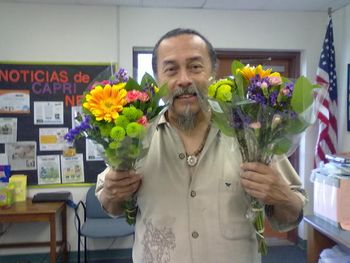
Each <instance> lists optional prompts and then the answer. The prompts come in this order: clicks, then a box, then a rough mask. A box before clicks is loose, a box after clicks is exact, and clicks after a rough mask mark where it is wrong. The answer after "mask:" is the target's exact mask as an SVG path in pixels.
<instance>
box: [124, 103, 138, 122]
mask: <svg viewBox="0 0 350 263" xmlns="http://www.w3.org/2000/svg"><path fill="white" fill-rule="evenodd" d="M122 114H123V115H124V116H125V117H126V118H127V119H128V120H129V121H131V122H132V121H136V120H138V119H139V118H141V116H142V115H143V112H142V111H141V110H139V109H136V108H135V107H133V106H131V107H125V108H124V109H123V112H122Z"/></svg>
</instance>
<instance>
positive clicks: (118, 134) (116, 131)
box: [110, 126, 125, 142]
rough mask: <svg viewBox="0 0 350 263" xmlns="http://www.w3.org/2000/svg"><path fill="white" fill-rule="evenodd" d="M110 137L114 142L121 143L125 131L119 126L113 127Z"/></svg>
mask: <svg viewBox="0 0 350 263" xmlns="http://www.w3.org/2000/svg"><path fill="white" fill-rule="evenodd" d="M110 136H111V138H112V139H114V140H115V141H119V142H120V141H122V140H123V139H124V138H125V129H124V128H123V127H120V126H114V127H113V128H112V130H111V132H110Z"/></svg>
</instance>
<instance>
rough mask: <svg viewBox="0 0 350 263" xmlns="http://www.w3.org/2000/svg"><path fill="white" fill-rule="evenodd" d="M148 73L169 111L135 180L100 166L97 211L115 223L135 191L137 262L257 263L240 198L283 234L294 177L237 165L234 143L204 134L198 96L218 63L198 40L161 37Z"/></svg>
mask: <svg viewBox="0 0 350 263" xmlns="http://www.w3.org/2000/svg"><path fill="white" fill-rule="evenodd" d="M153 70H154V73H155V76H156V78H157V81H158V83H159V84H163V83H167V85H168V89H169V93H170V95H169V98H168V99H169V102H170V106H169V108H168V110H167V111H166V113H165V114H164V115H163V116H162V117H161V119H160V120H159V121H157V123H154V124H153V125H156V127H157V129H155V132H154V135H153V136H152V141H151V144H150V145H151V146H150V150H149V153H148V155H147V157H145V158H144V159H142V160H141V161H140V162H139V167H140V168H139V169H137V173H136V172H134V171H129V172H121V171H112V170H111V169H108V168H107V169H106V170H105V171H104V172H103V173H102V174H100V175H99V178H98V182H97V190H96V194H97V197H98V198H99V200H100V202H101V204H102V206H103V207H104V209H106V210H107V211H108V212H109V213H110V214H112V215H120V214H121V213H122V209H121V203H122V201H123V200H125V199H126V198H128V197H130V196H131V195H132V194H133V193H136V196H137V204H138V208H139V211H138V214H137V220H136V228H135V243H134V248H133V260H134V262H135V263H141V262H143V263H158V262H162V263H167V262H176V263H186V262H191V263H192V262H196V263H197V262H198V263H203V262H210V263H218V262H223V263H226V262H227V263H228V262H235V263H250V262H252V263H257V262H260V261H261V259H260V255H259V254H258V252H257V241H256V237H255V232H254V228H253V227H252V225H251V223H250V222H249V220H247V218H246V211H247V208H248V201H247V199H246V193H248V194H250V195H252V196H254V197H256V198H259V199H260V200H261V201H262V202H264V203H265V204H267V205H268V206H267V207H268V208H269V209H268V211H267V215H268V218H269V220H270V223H271V224H272V226H273V227H274V228H276V229H278V230H289V229H291V228H293V227H295V226H296V225H297V224H298V223H299V221H300V219H301V217H302V209H303V206H304V204H305V202H306V197H305V196H304V195H303V191H302V189H301V187H300V181H299V179H298V176H297V174H296V173H295V171H294V170H293V168H292V167H291V165H290V163H289V162H288V161H287V160H286V159H284V160H282V161H280V162H278V164H276V165H275V166H274V167H272V166H271V167H270V166H266V165H263V164H259V163H243V164H242V161H241V155H240V152H239V150H238V147H237V145H236V147H235V146H234V145H235V143H236V141H235V139H234V138H229V137H226V136H224V135H223V134H221V133H220V131H218V129H216V128H215V127H211V126H210V122H209V120H210V112H205V111H203V110H202V107H201V105H200V100H199V96H198V95H197V91H198V90H199V91H201V92H206V89H207V87H208V85H209V82H210V79H212V78H213V77H215V70H216V57H215V52H214V49H213V47H212V45H211V44H210V43H209V42H208V40H207V39H206V38H204V37H203V36H202V35H201V34H199V33H198V32H196V31H193V30H189V29H175V30H172V31H170V32H168V33H167V34H166V35H164V36H163V37H162V38H161V39H160V40H159V41H158V43H157V44H156V46H155V48H154V52H153ZM228 145H233V147H231V148H235V149H236V150H235V151H229V150H228V149H229V148H230V147H227V146H228ZM141 181H142V183H141ZM245 192H246V193H245Z"/></svg>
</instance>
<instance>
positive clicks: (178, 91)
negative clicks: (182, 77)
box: [169, 86, 203, 103]
mask: <svg viewBox="0 0 350 263" xmlns="http://www.w3.org/2000/svg"><path fill="white" fill-rule="evenodd" d="M169 95H170V96H169V102H170V103H172V102H173V101H174V100H175V99H176V98H178V97H180V96H182V95H195V96H199V97H201V98H202V97H203V94H202V92H201V91H200V89H198V88H196V87H195V86H189V87H187V88H181V87H175V88H174V89H173V90H172V91H171V93H170V94H169Z"/></svg>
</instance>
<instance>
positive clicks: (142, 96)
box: [139, 92, 149, 102]
mask: <svg viewBox="0 0 350 263" xmlns="http://www.w3.org/2000/svg"><path fill="white" fill-rule="evenodd" d="M139 100H140V101H142V102H146V101H148V100H149V96H148V94H147V93H146V92H139Z"/></svg>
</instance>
